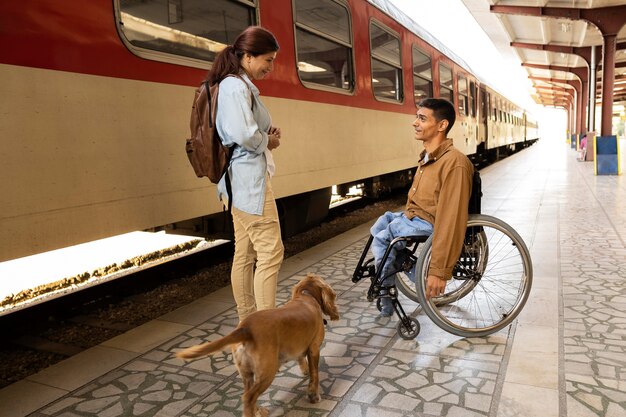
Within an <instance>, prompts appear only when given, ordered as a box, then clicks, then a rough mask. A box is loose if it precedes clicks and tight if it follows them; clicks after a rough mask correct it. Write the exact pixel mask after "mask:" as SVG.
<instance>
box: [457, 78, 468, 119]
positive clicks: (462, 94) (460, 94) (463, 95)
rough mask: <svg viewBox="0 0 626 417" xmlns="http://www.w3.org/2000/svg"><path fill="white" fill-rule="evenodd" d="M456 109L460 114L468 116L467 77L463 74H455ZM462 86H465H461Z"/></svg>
mask: <svg viewBox="0 0 626 417" xmlns="http://www.w3.org/2000/svg"><path fill="white" fill-rule="evenodd" d="M456 82H457V101H458V103H459V104H458V106H457V109H458V111H459V115H460V116H469V111H468V110H469V107H468V106H469V98H468V88H469V86H468V79H467V76H466V75H465V74H457V81H456ZM463 86H465V87H464V88H463Z"/></svg>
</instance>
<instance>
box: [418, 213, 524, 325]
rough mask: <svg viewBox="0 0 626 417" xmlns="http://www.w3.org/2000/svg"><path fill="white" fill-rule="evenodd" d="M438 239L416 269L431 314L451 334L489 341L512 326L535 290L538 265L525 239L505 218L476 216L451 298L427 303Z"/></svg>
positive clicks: (472, 218)
mask: <svg viewBox="0 0 626 417" xmlns="http://www.w3.org/2000/svg"><path fill="white" fill-rule="evenodd" d="M431 251H432V236H431V238H429V239H428V240H427V241H426V242H425V243H424V249H423V250H422V253H421V254H420V256H419V258H418V260H417V265H416V267H417V268H418V270H417V272H418V274H417V277H418V278H417V282H416V293H417V297H418V300H419V303H420V304H421V306H422V308H423V309H424V312H425V313H426V315H427V316H428V317H429V318H430V319H431V320H432V321H433V322H434V323H435V324H436V325H437V326H439V327H441V328H442V329H444V330H445V331H447V332H449V333H452V334H455V335H458V336H462V337H473V336H485V335H488V334H491V333H494V332H496V331H498V330H500V329H502V328H504V327H506V326H507V325H509V324H510V323H511V322H512V321H513V320H514V319H515V318H516V317H517V315H518V314H519V313H520V311H521V310H522V308H523V307H524V304H525V303H526V300H527V299H528V295H529V294H530V288H531V285H532V276H533V272H532V263H531V259H530V253H529V252H528V248H526V245H525V244H524V241H523V240H522V238H521V237H520V236H519V234H518V233H517V232H516V231H515V230H514V229H513V228H512V227H511V226H509V225H508V224H506V223H505V222H503V221H502V220H500V219H497V218H495V217H492V216H486V215H481V214H478V215H471V216H470V217H469V219H468V224H467V233H466V238H465V241H464V243H463V248H462V250H461V255H460V256H459V261H458V262H457V265H456V266H455V268H454V270H453V277H452V279H451V280H450V281H449V282H448V284H447V286H446V290H445V293H444V294H443V295H442V296H440V297H436V298H432V299H430V300H426V278H427V276H428V267H429V265H430V256H431Z"/></svg>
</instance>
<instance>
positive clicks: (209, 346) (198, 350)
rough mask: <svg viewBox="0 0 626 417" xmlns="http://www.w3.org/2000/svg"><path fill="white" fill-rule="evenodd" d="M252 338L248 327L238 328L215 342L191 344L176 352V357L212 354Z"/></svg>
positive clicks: (183, 357)
mask: <svg viewBox="0 0 626 417" xmlns="http://www.w3.org/2000/svg"><path fill="white" fill-rule="evenodd" d="M250 340H252V335H251V334H250V332H249V331H248V330H247V329H243V328H237V329H235V330H234V331H233V332H231V333H230V334H228V335H227V336H224V337H222V338H221V339H218V340H216V341H214V342H207V343H203V344H201V345H196V346H191V347H189V348H187V349H184V350H181V351H180V352H177V353H176V357H178V358H180V359H193V358H199V357H200V356H206V355H210V354H211V353H215V352H217V351H220V350H223V349H224V348H225V347H227V346H230V345H234V344H235V343H242V342H247V341H250Z"/></svg>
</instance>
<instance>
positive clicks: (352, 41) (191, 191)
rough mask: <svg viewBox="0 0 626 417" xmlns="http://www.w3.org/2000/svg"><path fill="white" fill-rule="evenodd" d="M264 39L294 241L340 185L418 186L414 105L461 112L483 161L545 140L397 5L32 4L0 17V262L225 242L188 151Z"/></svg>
mask: <svg viewBox="0 0 626 417" xmlns="http://www.w3.org/2000/svg"><path fill="white" fill-rule="evenodd" d="M249 25H261V26H263V27H265V28H267V29H269V30H270V31H272V32H273V33H274V35H275V36H276V38H277V39H278V41H279V43H280V51H279V53H278V56H277V59H276V61H275V69H274V71H273V72H272V73H271V74H270V75H269V76H268V77H267V79H265V80H262V81H259V82H258V83H257V85H258V87H259V89H260V91H261V97H262V100H263V102H264V103H265V104H266V106H267V107H268V108H269V110H270V112H271V115H272V118H273V123H274V125H275V126H279V127H280V128H281V130H282V137H283V139H282V144H281V146H280V148H278V149H276V150H275V151H274V158H275V161H276V166H277V170H276V175H275V177H274V179H273V181H272V182H273V188H274V192H275V195H276V197H277V203H278V208H279V213H280V217H281V225H282V227H283V231H284V233H285V234H286V235H290V234H294V233H297V232H298V231H300V230H302V229H303V228H306V227H307V226H308V225H311V224H315V222H318V221H320V219H322V218H323V217H324V216H325V215H326V214H327V212H328V207H329V200H330V197H331V189H332V187H333V186H334V187H335V188H336V190H338V192H339V193H344V194H345V193H346V192H347V190H348V189H349V188H351V187H353V186H358V187H360V188H361V189H362V190H363V193H365V195H371V196H376V195H378V194H380V193H381V192H382V191H384V190H387V189H391V188H394V187H408V185H409V184H410V181H411V178H412V172H413V171H414V169H415V167H416V165H417V155H418V154H419V152H420V151H421V145H420V144H418V143H417V142H416V141H415V140H414V131H413V128H412V126H411V123H412V121H413V119H414V115H415V112H416V102H417V101H419V100H420V99H422V98H424V97H428V96H433V97H444V98H447V99H449V100H450V101H452V102H453V103H454V105H455V106H456V108H457V109H458V119H457V123H456V125H455V127H454V129H453V130H452V132H451V133H450V135H449V136H450V137H451V138H453V139H454V145H455V146H456V147H457V148H459V149H461V150H462V151H463V152H464V153H465V154H467V155H468V156H469V157H470V158H471V160H472V161H474V163H476V164H480V163H481V162H482V161H484V160H495V159H497V158H499V157H502V156H503V155H507V154H510V153H511V152H514V151H517V150H520V149H522V148H524V147H526V146H528V145H530V144H532V143H533V142H534V141H535V140H537V139H538V130H537V124H536V122H535V121H534V120H533V119H532V117H531V115H530V114H528V112H526V111H525V110H524V109H523V108H521V107H519V106H517V105H516V104H515V103H513V102H512V101H511V100H509V99H507V98H506V97H505V96H504V95H502V94H500V93H498V92H497V91H496V90H495V89H493V88H491V87H490V86H489V83H488V82H487V81H485V80H483V79H481V78H480V76H479V75H478V74H476V73H475V72H474V71H472V70H471V68H469V66H468V65H467V64H466V63H464V62H463V60H462V59H460V58H459V57H458V56H456V55H455V54H454V53H453V52H452V51H450V50H449V49H448V48H446V47H445V45H443V44H441V43H440V42H439V41H437V39H435V38H434V37H433V36H432V35H430V34H429V33H428V32H427V31H425V30H424V29H422V28H421V27H420V26H419V24H418V23H417V22H414V21H413V20H411V19H410V18H409V17H407V16H406V15H404V14H403V13H402V12H400V11H399V10H398V9H397V8H395V7H394V6H393V5H392V4H391V3H389V2H388V1H386V0H91V1H88V2H84V1H81V0H65V1H64V2H62V3H60V2H58V1H55V0H22V1H20V2H6V4H5V5H4V6H3V13H2V14H1V15H0V79H1V80H2V81H1V82H0V89H1V95H2V97H3V100H2V103H1V104H0V108H1V111H0V132H1V133H0V135H1V140H2V148H1V149H2V150H1V152H0V166H1V167H2V170H3V174H2V178H1V179H0V207H1V210H0V231H1V232H0V262H3V261H7V260H12V259H17V258H21V257H25V256H29V255H33V254H37V253H41V252H45V251H49V250H53V249H58V248H63V247H68V246H71V245H75V244H79V243H83V242H90V241H93V240H96V239H101V238H105V237H109V236H116V235H119V234H123V233H127V232H130V231H137V230H144V231H145V230H166V231H168V232H171V233H190V234H193V235H198V236H210V235H211V234H212V233H219V231H220V229H221V228H223V227H224V222H223V221H220V219H221V216H223V207H222V205H221V203H220V202H219V201H218V199H217V197H216V190H215V186H214V185H213V184H211V183H210V182H209V181H208V180H207V179H206V178H202V179H200V178H197V177H196V176H195V174H194V171H193V169H192V168H191V166H190V165H189V162H188V160H187V156H186V153H185V150H184V143H185V139H186V138H187V137H188V136H189V116H190V111H191V104H192V100H193V97H194V91H195V89H196V87H198V85H199V84H200V83H201V81H202V80H204V78H205V76H206V73H207V70H208V69H209V68H210V66H211V62H212V59H213V58H214V57H215V55H216V54H217V53H218V52H219V51H220V50H221V48H223V47H224V46H225V45H228V44H230V43H232V41H233V40H234V39H235V37H236V36H237V35H238V34H239V33H240V32H241V30H243V29H244V28H245V27H247V26H249Z"/></svg>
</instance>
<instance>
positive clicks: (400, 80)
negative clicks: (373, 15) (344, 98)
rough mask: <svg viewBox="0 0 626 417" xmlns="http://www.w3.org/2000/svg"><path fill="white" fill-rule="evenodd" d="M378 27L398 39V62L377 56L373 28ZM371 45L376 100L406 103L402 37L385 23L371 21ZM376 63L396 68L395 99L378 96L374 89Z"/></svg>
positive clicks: (372, 80) (372, 74) (372, 85)
mask: <svg viewBox="0 0 626 417" xmlns="http://www.w3.org/2000/svg"><path fill="white" fill-rule="evenodd" d="M373 26H376V27H378V29H380V30H382V31H383V32H386V33H387V34H388V35H390V36H391V37H393V38H396V40H397V41H398V62H397V63H396V62H392V61H391V60H389V59H387V58H386V57H384V56H382V55H380V54H375V53H374V47H373V43H372V27H373ZM368 34H369V43H370V77H371V78H370V79H371V91H372V95H373V96H374V98H375V99H376V100H378V101H382V102H386V103H393V104H403V103H404V67H403V65H402V64H403V62H404V61H403V59H402V58H403V57H402V36H400V34H399V33H397V32H396V31H394V30H392V29H390V28H389V27H387V26H386V25H384V24H383V23H381V22H379V21H377V20H376V19H370V21H369V31H368ZM374 61H376V62H377V63H378V64H379V66H381V65H382V66H387V67H392V68H395V78H396V79H395V87H396V90H395V99H391V98H387V97H385V96H380V95H377V94H376V90H375V89H374V83H375V82H377V81H376V78H375V77H374Z"/></svg>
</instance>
